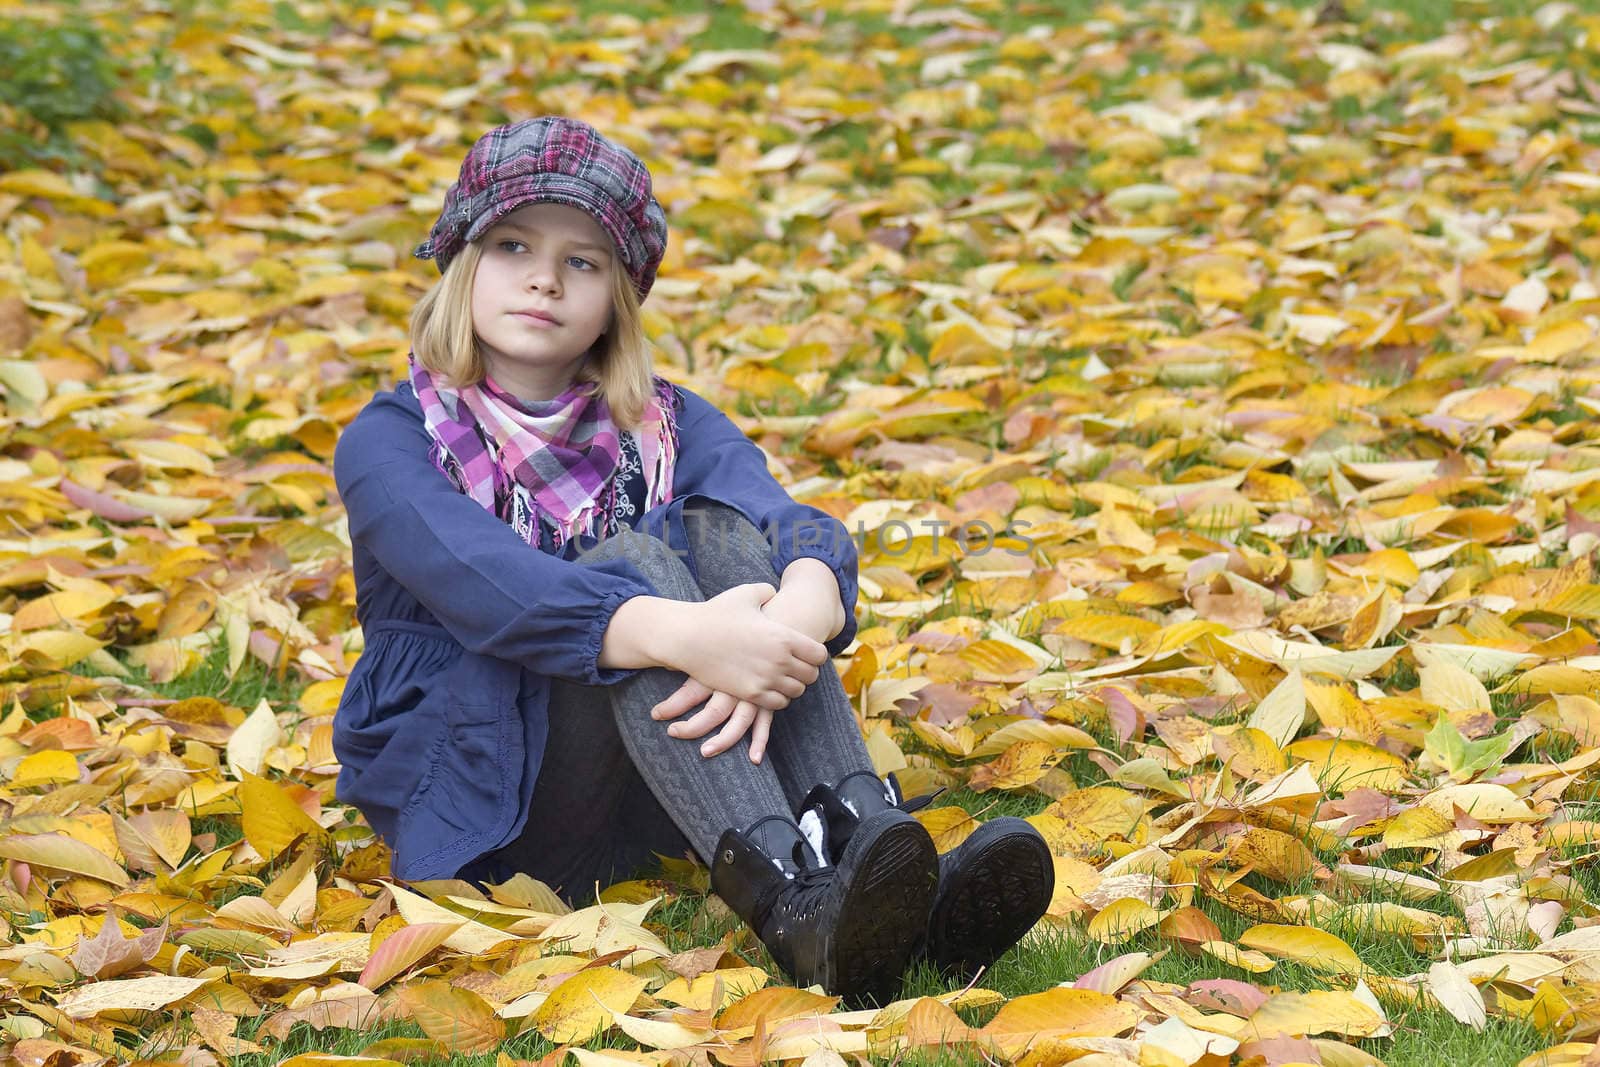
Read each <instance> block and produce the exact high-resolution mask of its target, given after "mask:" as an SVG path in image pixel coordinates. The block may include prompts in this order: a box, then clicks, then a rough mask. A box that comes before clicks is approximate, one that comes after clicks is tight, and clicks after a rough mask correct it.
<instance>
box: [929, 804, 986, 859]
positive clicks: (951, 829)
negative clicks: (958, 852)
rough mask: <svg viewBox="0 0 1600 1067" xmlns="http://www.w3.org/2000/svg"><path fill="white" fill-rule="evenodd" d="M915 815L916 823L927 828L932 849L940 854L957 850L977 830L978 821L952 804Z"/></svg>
mask: <svg viewBox="0 0 1600 1067" xmlns="http://www.w3.org/2000/svg"><path fill="white" fill-rule="evenodd" d="M915 815H916V819H917V821H918V822H920V823H921V824H922V825H923V826H925V827H927V830H928V833H929V834H930V835H931V836H932V837H933V845H934V847H935V848H937V849H938V850H939V851H940V852H950V851H951V850H953V849H955V848H957V847H958V846H959V845H960V844H961V842H963V841H965V840H966V839H967V838H968V837H970V836H972V832H973V831H974V830H976V829H977V828H978V820H977V819H974V818H973V817H972V816H971V815H970V814H969V813H968V812H967V811H966V810H965V809H963V808H959V807H957V806H956V805H954V804H951V805H949V806H947V807H943V808H923V809H922V810H921V811H918V812H916V813H915Z"/></svg>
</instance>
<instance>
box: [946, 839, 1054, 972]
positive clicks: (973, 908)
mask: <svg viewBox="0 0 1600 1067" xmlns="http://www.w3.org/2000/svg"><path fill="white" fill-rule="evenodd" d="M1019 821H1020V820H1019ZM1031 830H1032V828H1031V827H1029V828H1028V830H1026V831H1024V830H1021V829H1019V828H1016V827H1013V826H1010V825H1008V824H1007V821H1006V820H1004V819H996V820H993V821H991V822H987V823H985V824H983V826H981V827H979V828H978V829H977V830H976V831H974V832H973V835H972V838H969V839H968V841H967V842H965V843H964V844H963V845H962V848H963V849H967V850H971V854H970V858H969V857H968V855H967V854H966V853H963V862H962V863H961V864H960V867H959V868H958V869H955V870H952V871H951V873H950V878H949V884H948V885H946V886H944V887H942V888H943V892H941V893H940V896H939V900H938V903H937V904H936V905H935V910H934V912H933V915H932V916H931V917H930V919H929V921H928V959H929V960H930V961H931V962H932V963H933V964H934V965H935V966H937V967H938V968H939V969H940V970H941V971H955V972H958V973H960V974H968V975H970V974H971V973H972V972H973V971H976V970H977V969H978V968H979V967H987V966H988V965H989V964H991V963H993V962H994V961H995V960H996V959H998V958H999V957H1000V955H1001V954H1002V953H1004V952H1005V951H1006V949H1008V948H1010V947H1011V946H1012V945H1014V944H1016V943H1017V942H1018V941H1020V940H1021V939H1022V936H1023V935H1024V934H1026V933H1027V932H1028V931H1029V930H1031V929H1033V926H1034V924H1035V923H1037V922H1038V921H1039V918H1040V917H1041V916H1042V915H1044V913H1045V910H1046V909H1047V908H1049V906H1050V897H1051V895H1052V893H1053V892H1054V890H1055V863H1054V862H1053V861H1052V860H1051V858H1050V848H1049V846H1047V845H1046V844H1045V843H1044V841H1043V839H1041V838H1040V837H1039V836H1038V835H1037V834H1036V833H1033V832H1031ZM974 839H975V840H974Z"/></svg>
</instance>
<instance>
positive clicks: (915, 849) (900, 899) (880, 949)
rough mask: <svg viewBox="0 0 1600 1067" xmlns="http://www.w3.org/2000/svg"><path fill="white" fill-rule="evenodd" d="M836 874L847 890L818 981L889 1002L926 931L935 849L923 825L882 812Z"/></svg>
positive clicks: (855, 996)
mask: <svg viewBox="0 0 1600 1067" xmlns="http://www.w3.org/2000/svg"><path fill="white" fill-rule="evenodd" d="M840 876H841V877H842V878H843V879H844V881H845V884H846V885H847V887H848V888H847V889H846V890H845V896H844V899H843V900H842V901H840V904H839V911H838V921H837V923H836V924H835V925H834V930H833V936H832V938H831V939H830V941H829V944H828V945H827V947H826V949H825V951H824V952H823V954H822V957H823V968H822V969H823V971H824V972H825V973H823V974H821V975H819V976H818V978H819V980H820V981H821V982H822V985H823V987H824V988H825V989H827V990H829V991H830V992H832V993H835V994H838V995H839V996H842V997H845V998H846V999H848V1000H853V1001H860V1000H862V999H871V1000H873V1001H875V1002H876V1003H878V1004H880V1005H881V1004H886V1003H888V1001H889V999H890V998H891V997H892V996H893V994H894V992H895V991H896V990H897V989H898V988H899V982H900V978H901V976H902V975H903V974H904V973H905V970H906V967H907V966H909V965H910V963H911V960H912V957H913V956H914V955H915V954H916V951H917V948H918V946H919V945H920V944H921V942H922V940H923V935H924V932H925V931H926V930H927V925H928V916H929V913H930V912H931V911H932V910H933V898H934V894H935V893H936V891H937V889H938V885H939V854H938V851H937V850H936V849H935V848H934V847H933V839H932V838H931V837H929V836H928V831H927V830H926V829H924V828H923V826H922V824H921V823H919V822H917V821H916V820H915V819H913V818H911V817H910V816H909V815H906V814H904V813H903V812H898V811H895V812H884V813H882V814H879V815H875V816H872V817H870V818H868V819H867V820H866V821H864V822H863V823H862V824H861V825H860V827H858V828H857V830H856V835H855V836H854V837H853V838H852V839H851V841H850V852H849V855H848V857H847V858H846V859H845V861H844V863H843V864H842V865H841V869H840Z"/></svg>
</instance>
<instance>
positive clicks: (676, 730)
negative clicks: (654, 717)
mask: <svg viewBox="0 0 1600 1067" xmlns="http://www.w3.org/2000/svg"><path fill="white" fill-rule="evenodd" d="M737 703H738V701H737V700H735V699H734V698H733V697H731V696H729V695H728V694H727V693H717V694H714V695H713V696H712V698H711V699H710V700H708V701H706V706H705V707H703V708H701V709H700V710H699V711H697V712H695V713H694V714H693V715H691V716H689V718H687V719H684V720H683V721H682V722H675V723H673V724H672V725H671V726H669V727H667V733H668V734H670V735H672V736H673V737H704V736H705V735H706V734H708V733H710V732H711V731H712V730H714V729H716V728H717V727H718V726H720V725H721V724H722V723H723V722H725V721H727V718H728V716H729V715H731V714H733V710H734V705H736V704H737Z"/></svg>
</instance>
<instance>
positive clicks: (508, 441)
mask: <svg viewBox="0 0 1600 1067" xmlns="http://www.w3.org/2000/svg"><path fill="white" fill-rule="evenodd" d="M655 386H656V391H655V396H654V397H653V398H652V399H651V401H650V403H649V404H647V405H646V406H645V412H644V418H643V419H642V420H641V422H640V425H639V429H638V431H637V433H634V432H633V431H629V430H619V429H617V425H616V423H614V422H612V420H611V408H610V407H609V406H608V405H607V404H606V402H605V400H604V398H602V397H597V396H594V395H593V393H594V386H593V385H592V384H590V383H587V382H578V383H574V384H573V385H572V386H571V387H570V388H568V389H567V390H566V392H564V393H562V394H561V395H560V396H557V397H555V398H554V399H552V400H546V401H535V402H531V403H530V402H526V401H522V400H518V399H517V398H516V397H514V396H512V395H511V394H509V393H507V392H505V391H504V390H502V389H499V388H497V387H496V386H495V385H494V384H493V383H491V382H489V381H487V380H485V381H484V382H483V383H481V384H479V385H474V386H468V387H467V388H465V389H452V388H450V387H449V386H445V385H441V384H438V383H436V382H435V381H434V380H433V377H432V376H431V375H430V374H429V373H428V372H427V371H426V370H424V369H423V367H422V366H421V365H420V364H418V363H417V361H416V359H415V358H414V357H413V358H412V360H411V387H412V389H413V390H415V391H416V394H417V400H418V401H420V402H421V404H422V418H423V421H424V423H426V425H427V428H428V436H429V437H431V438H433V446H432V447H431V448H430V450H429V458H431V459H432V460H433V463H434V466H436V467H438V468H439V469H440V470H441V471H443V472H444V474H445V475H446V476H447V477H449V478H450V480H451V481H453V482H454V483H455V486H456V488H457V489H459V490H461V492H463V493H465V494H466V495H467V496H470V497H471V498H472V499H473V500H476V501H477V502H478V503H479V504H481V505H483V507H484V508H485V509H486V510H487V511H489V512H491V513H493V514H494V515H496V516H498V517H499V518H500V519H502V520H503V521H505V522H506V523H508V524H510V526H511V528H512V529H513V530H516V531H517V534H518V536H520V537H521V538H522V539H523V540H524V541H526V542H528V544H530V545H532V546H533V547H535V548H540V549H543V550H545V551H547V552H552V553H555V552H559V551H561V548H562V546H563V545H565V544H566V543H567V541H569V540H571V539H572V537H574V536H575V535H580V534H594V533H604V532H606V530H607V529H608V528H609V527H610V526H611V525H612V524H611V523H610V522H608V521H604V520H607V519H609V518H610V517H611V516H613V515H614V514H615V508H616V498H617V492H618V488H619V487H618V485H617V482H618V481H619V479H618V478H617V476H616V475H617V463H618V458H619V456H620V454H621V448H622V435H623V434H630V433H633V436H634V439H635V441H636V443H637V445H638V452H639V460H640V465H641V466H642V467H643V468H644V480H645V486H646V489H647V498H648V499H647V500H646V501H645V502H644V506H645V508H646V509H648V508H653V507H655V506H657V505H658V504H664V503H666V502H667V501H669V500H671V499H672V469H673V464H674V462H675V461H676V459H677V444H678V440H677V438H678V434H677V426H676V424H675V423H674V421H673V411H672V409H673V394H672V385H671V384H670V383H669V382H667V381H665V380H664V379H661V378H657V379H655ZM541 516H542V517H544V518H545V519H547V520H549V521H550V522H551V523H552V524H553V525H554V527H555V536H554V540H553V542H552V543H549V544H541V543H540V541H541V534H540V529H539V527H540V523H539V519H540V517H541ZM597 520H601V521H599V522H598V523H597Z"/></svg>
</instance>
